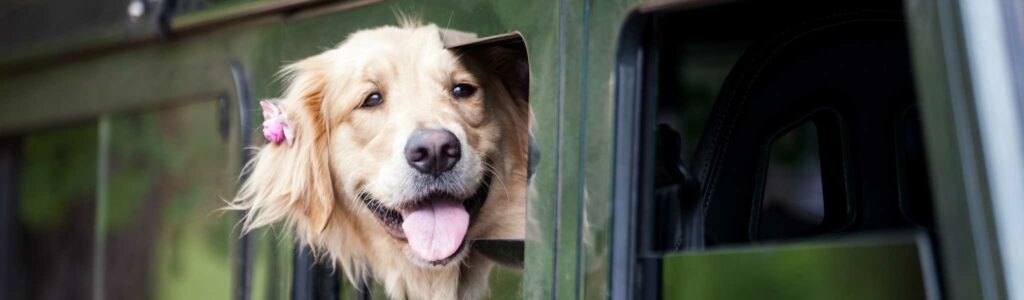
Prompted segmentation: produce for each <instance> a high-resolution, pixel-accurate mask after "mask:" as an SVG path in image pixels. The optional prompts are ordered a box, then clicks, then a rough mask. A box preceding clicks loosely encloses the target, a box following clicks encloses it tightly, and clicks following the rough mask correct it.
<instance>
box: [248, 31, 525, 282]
mask: <svg viewBox="0 0 1024 300" xmlns="http://www.w3.org/2000/svg"><path fill="white" fill-rule="evenodd" d="M442 36H443V33H442V31H440V30H439V29H438V28H437V27H435V26H433V25H429V26H419V27H409V26H406V27H403V28H398V27H384V28H379V29H373V30H367V31H360V32H357V33H354V34H353V35H351V36H350V37H349V38H348V39H346V41H345V42H343V43H342V44H340V45H339V46H338V47H336V48H334V49H332V50H328V51H326V52H324V53H321V54H319V55H316V56H313V57H310V58H307V59H304V60H302V61H299V62H297V63H294V64H292V65H289V66H288V67H286V68H285V71H284V72H285V74H286V75H287V77H286V78H287V82H288V85H287V86H288V87H287V90H286V92H285V95H284V98H283V99H281V100H280V101H279V102H278V104H279V107H280V108H281V110H282V111H283V112H284V114H286V115H287V116H286V118H285V119H287V122H288V124H287V125H288V126H289V128H290V129H292V130H293V131H294V132H293V133H291V136H290V137H291V139H290V140H289V143H282V144H270V145H267V146H264V147H263V148H262V149H261V150H260V152H259V153H258V154H257V155H256V156H255V158H254V159H253V161H252V162H251V163H250V164H249V165H248V167H247V168H248V170H249V173H250V174H251V175H250V178H249V179H248V180H247V181H246V182H245V183H244V184H243V186H242V189H241V190H240V192H239V195H238V197H236V199H235V200H234V201H233V202H232V207H233V208H237V209H245V210H247V211H248V212H247V216H246V219H245V222H246V223H245V226H246V228H247V229H251V228H256V227H260V226H263V225H267V224H270V223H273V222H276V221H278V220H282V219H283V220H287V222H288V224H289V227H290V228H293V229H294V231H295V232H296V233H297V236H298V238H299V239H300V240H302V241H304V242H306V243H308V244H309V245H310V246H311V248H313V249H314V250H318V249H321V250H326V252H327V253H328V254H330V255H331V256H332V257H333V258H334V260H335V261H336V262H338V263H339V264H341V266H342V267H343V270H344V271H345V272H346V275H348V277H349V278H350V279H353V280H362V279H364V276H365V275H366V273H367V272H369V271H372V272H373V273H374V276H375V277H385V280H386V281H388V285H391V284H392V283H394V282H405V287H404V289H403V288H402V287H394V286H388V290H389V291H392V290H413V289H415V288H413V286H416V285H417V284H419V283H417V282H414V281H416V280H422V281H424V282H426V284H420V285H423V286H431V285H433V286H436V284H433V283H430V282H429V281H431V280H434V279H430V278H435V277H443V276H442V275H444V274H447V275H444V276H448V277H451V276H455V277H454V278H449V279H447V280H448V281H449V282H450V283H451V285H453V286H454V285H456V284H458V282H460V279H459V278H458V276H459V273H460V270H459V265H460V264H459V263H458V262H459V261H461V260H463V259H465V258H466V257H467V256H468V254H467V252H468V251H469V250H468V248H469V245H470V243H471V241H472V240H474V239H477V238H481V237H490V236H495V235H499V236H501V235H506V236H507V234H508V233H509V232H512V233H513V235H516V236H519V237H521V235H519V234H520V233H521V232H522V230H523V229H522V227H523V226H524V222H525V220H524V214H525V202H524V201H525V186H526V157H527V152H528V150H527V149H528V143H529V142H528V139H529V137H528V135H529V133H528V129H527V127H528V124H529V108H528V106H527V104H526V102H525V96H526V91H525V86H526V85H525V84H524V82H523V78H524V77H526V78H527V79H526V80H528V74H526V73H525V70H526V68H525V67H524V66H523V64H525V62H524V61H523V62H520V61H517V60H515V59H511V58H512V57H514V56H515V55H509V54H510V53H509V52H508V51H507V49H506V50H501V49H497V50H488V51H478V52H474V53H469V52H466V53H458V52H455V51H452V50H449V49H446V48H445V45H444V41H443V38H442ZM492 183H495V184H492ZM498 183H500V184H498ZM424 270H434V271H424ZM424 272H427V273H424ZM430 272H435V273H430ZM436 272H441V273H436ZM439 274H440V275H439ZM416 276H419V277H422V278H421V279H415V278H412V279H410V278H409V277H416ZM396 278H405V280H404V281H403V280H398V279H396ZM462 281H464V282H471V280H465V279H463V280H462ZM483 282H484V284H486V280H484V281H483ZM396 284H397V283H396ZM398 294H399V295H401V294H404V293H398Z"/></svg>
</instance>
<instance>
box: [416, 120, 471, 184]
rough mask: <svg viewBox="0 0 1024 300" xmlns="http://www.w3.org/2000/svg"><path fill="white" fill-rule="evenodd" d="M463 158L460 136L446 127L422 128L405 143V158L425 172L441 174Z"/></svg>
mask: <svg viewBox="0 0 1024 300" xmlns="http://www.w3.org/2000/svg"><path fill="white" fill-rule="evenodd" d="M460 158H462V146H461V145H460V144H459V138H458V137H456V136H455V134H453V133H452V132H451V131H448V130H444V129H422V130H417V131H416V132H413V133H412V136H410V137H409V141H407V142H406V143H405V160H406V161H407V162H409V165H410V166H412V167H413V168H414V169H416V170H418V171H420V173H423V174H429V175H433V176H435V177H436V176H440V175H441V173H444V172H447V171H448V170H451V169H452V168H454V167H455V163H458V162H459V159H460Z"/></svg>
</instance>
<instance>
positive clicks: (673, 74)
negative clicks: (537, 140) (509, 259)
mask: <svg viewBox="0 0 1024 300" xmlns="http://www.w3.org/2000/svg"><path fill="white" fill-rule="evenodd" d="M900 5H901V1H843V2H836V1H828V2H827V3H820V1H818V2H814V1H772V2H771V3H764V1H758V2H756V3H755V2H750V3H746V2H740V3H732V4H723V5H714V6H707V7H700V8H688V9H680V10H677V11H672V12H663V13H660V14H656V15H654V16H653V17H651V19H650V20H651V21H650V25H649V26H650V27H649V29H648V36H647V39H646V41H645V43H647V44H646V46H645V47H647V48H648V49H652V51H651V53H652V55H651V57H650V58H648V59H647V61H646V66H645V68H647V69H649V70H650V71H648V72H647V74H649V75H648V76H647V77H648V78H645V80H647V81H648V82H647V83H646V84H647V88H646V91H645V97H646V98H648V99H649V101H653V102H654V103H656V104H649V105H650V106H653V110H654V112H647V114H648V115H649V116H654V118H655V119H656V121H655V122H656V124H650V127H649V129H646V130H651V131H655V133H652V136H653V137H654V139H655V140H656V141H655V143H654V145H656V147H655V149H654V150H653V152H655V154H656V155H654V156H653V158H652V159H654V160H655V162H654V163H653V164H651V165H653V166H655V167H654V170H648V171H646V172H653V173H654V176H653V178H654V180H653V185H654V187H653V188H654V195H655V197H654V199H653V200H651V201H652V203H648V204H647V205H641V207H644V208H642V209H641V211H640V213H641V216H640V218H639V220H653V221H652V222H654V224H653V225H652V226H650V227H648V228H652V229H653V232H650V233H649V234H650V235H648V238H649V242H650V243H649V245H650V246H651V247H652V249H649V250H653V251H659V252H660V251H680V250H699V249H706V248H714V247H718V246H724V245H742V244H750V243H763V242H781V241H786V240H797V239H808V238H818V237H830V236H844V235H850V234H853V233H858V232H867V231H886V230H905V229H924V230H928V229H929V228H931V227H932V213H931V208H930V207H931V204H930V193H929V186H928V178H927V176H928V175H927V174H928V172H927V170H926V164H925V149H924V146H923V142H922V140H921V139H922V137H921V127H920V124H919V123H920V118H919V117H918V113H917V109H916V107H915V93H914V85H913V74H912V73H911V65H910V50H909V49H908V41H907V36H906V30H905V27H906V24H905V23H904V21H903V13H902V11H901V9H902V8H901V6H900ZM645 214H646V215H648V216H652V217H653V218H646V217H644V215H645ZM641 222H643V221H641ZM641 228H644V227H643V226H641ZM641 235H642V236H643V235H645V233H641Z"/></svg>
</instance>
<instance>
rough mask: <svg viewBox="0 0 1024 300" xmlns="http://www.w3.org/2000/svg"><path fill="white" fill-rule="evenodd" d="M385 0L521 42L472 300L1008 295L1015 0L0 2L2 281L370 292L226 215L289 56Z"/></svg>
mask: <svg viewBox="0 0 1024 300" xmlns="http://www.w3.org/2000/svg"><path fill="white" fill-rule="evenodd" d="M396 11H400V12H404V13H408V14H413V15H419V16H421V18H422V19H423V20H424V21H426V22H430V23H435V24H438V26H443V27H445V28H451V29H455V30H459V31H465V32H473V33H476V34H478V35H479V36H481V37H486V36H496V35H502V34H506V33H510V32H518V33H520V34H521V38H515V39H513V40H511V41H509V42H511V43H525V45H526V47H527V49H528V52H529V60H530V67H531V70H530V71H531V78H530V101H531V106H532V108H533V113H534V114H535V119H536V127H535V128H532V131H533V134H534V136H535V138H536V142H537V145H539V152H540V154H542V155H541V156H540V157H541V159H540V163H539V165H538V168H537V170H536V173H535V174H534V177H533V179H532V185H533V187H532V188H534V189H535V190H536V193H535V194H534V196H531V198H530V199H527V201H528V202H527V203H528V214H529V216H528V228H527V232H528V234H527V237H526V239H525V240H524V241H522V242H514V243H511V245H510V246H508V249H505V250H509V251H512V252H513V253H518V252H520V251H521V252H522V253H523V254H522V255H521V257H522V264H523V268H522V270H506V269H502V270H499V271H496V272H494V273H493V274H491V278H490V283H491V297H492V298H495V299H506V298H529V299H580V298H586V299H603V298H613V299H656V298H666V299H921V298H927V299H1024V239H1022V238H1020V237H1021V236H1024V201H1022V199H1024V102H1022V99H1024V2H1021V1H1014V0H959V1H958V0H884V1H883V0H861V1H846V0H843V1H798V0H791V1H783V0H779V1H755V0H750V1H740V0H734V1H725V0H687V1H671V0H663V1H654V0H652V1H639V0H626V1H617V0H608V1H597V0H561V1H550V0H548V1H534V0H520V1H464V0H441V1H429V2H428V1H397V2H385V1H374V0H352V1H346V0H339V1H332V0H119V1H111V0H102V1H71V2H68V1H54V0H34V1H17V0H15V1H4V2H3V3H0V28H3V29H2V30H0V32H2V33H0V99H2V100H0V299H88V298H91V299H153V298H159V299H225V298H232V299H281V298H292V299H368V298H383V297H385V296H384V295H383V294H382V292H381V288H380V287H377V286H373V285H370V286H362V287H355V286H351V285H350V284H348V283H347V282H346V281H345V280H343V279H341V278H339V275H338V273H337V272H334V271H333V268H332V266H330V265H328V264H323V263H317V262H316V261H315V260H314V259H313V258H312V257H311V256H310V255H309V253H308V251H305V250H303V249H301V248H300V247H297V246H296V245H295V243H294V242H293V241H294V240H293V238H292V237H291V236H289V233H288V232H286V231H284V230H275V229H273V228H272V229H262V230H258V231H255V232H252V233H249V234H246V235H244V236H241V235H240V233H239V232H240V230H239V229H240V227H239V225H238V222H239V218H240V215H238V214H237V212H225V211H221V210H219V209H220V208H222V207H224V205H225V204H224V199H230V198H231V197H232V196H233V195H234V192H235V190H236V188H237V187H238V184H239V180H240V178H239V176H240V173H241V169H242V165H243V164H244V162H245V161H246V160H247V158H248V155H250V152H248V150H247V149H248V147H251V146H256V145H260V144H262V143H263V141H262V140H261V139H260V138H258V135H256V134H255V132H257V130H256V129H255V128H256V126H258V124H260V122H261V121H262V120H260V115H259V113H258V109H257V108H258V101H259V100H260V99H264V98H270V97H275V96H276V95H279V94H280V92H281V89H282V86H281V85H282V83H281V81H280V80H278V79H277V72H278V70H279V68H280V67H281V66H282V65H284V64H286V63H287V62H292V61H296V60H298V59H301V58H303V57H307V56H310V55H313V54H316V53H319V52H320V51H323V50H325V49H327V48H328V47H331V46H333V45H335V44H336V43H338V42H339V41H341V40H343V39H344V38H345V37H346V35H348V34H349V33H351V32H353V31H355V30H358V29H363V28H371V27H377V26H382V25H389V24H394V23H395V13H396ZM278 229H280V228H278ZM520 249H521V250H520ZM499 250H500V249H499ZM341 277H343V276H341Z"/></svg>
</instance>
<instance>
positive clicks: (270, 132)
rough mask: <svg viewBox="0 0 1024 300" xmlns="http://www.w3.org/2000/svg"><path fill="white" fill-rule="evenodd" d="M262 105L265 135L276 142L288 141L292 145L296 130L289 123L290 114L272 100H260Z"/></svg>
mask: <svg viewBox="0 0 1024 300" xmlns="http://www.w3.org/2000/svg"><path fill="white" fill-rule="evenodd" d="M260 107H263V137H265V138H267V140H268V141H270V142H271V143H274V144H280V143H281V142H282V141H288V146H289V147H291V146H292V143H293V142H294V141H295V132H294V131H293V130H292V127H291V125H289V124H288V114H287V113H285V111H284V109H282V108H281V106H280V105H277V104H275V103H274V102H271V101H270V100H263V101H260Z"/></svg>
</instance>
